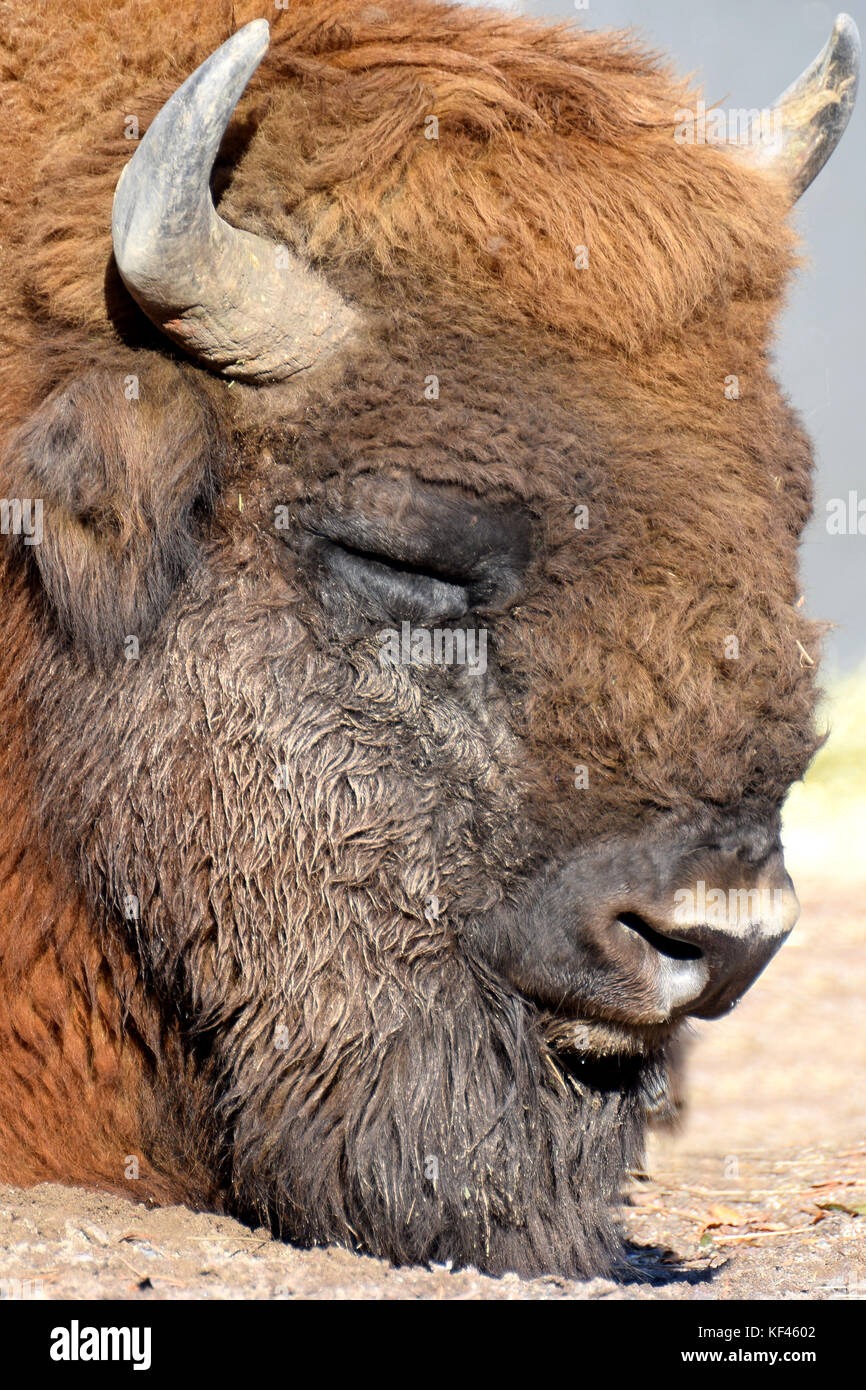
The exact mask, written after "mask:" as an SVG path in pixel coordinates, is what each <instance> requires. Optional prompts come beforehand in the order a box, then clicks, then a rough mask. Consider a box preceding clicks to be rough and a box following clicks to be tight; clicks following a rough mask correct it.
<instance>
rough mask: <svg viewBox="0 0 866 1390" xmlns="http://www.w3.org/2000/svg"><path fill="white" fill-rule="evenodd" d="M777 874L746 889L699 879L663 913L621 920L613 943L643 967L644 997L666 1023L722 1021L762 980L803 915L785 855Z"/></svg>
mask: <svg viewBox="0 0 866 1390" xmlns="http://www.w3.org/2000/svg"><path fill="white" fill-rule="evenodd" d="M773 868H774V869H775V872H771V873H770V874H769V875H768V874H762V875H761V876H760V878H759V879H758V880H757V881H754V882H752V883H751V884H749V885H746V886H742V884H740V885H737V884H735V883H729V884H728V885H727V886H723V887H712V886H710V883H708V881H707V880H706V879H698V880H695V881H693V882H691V883H689V884H685V885H683V886H682V887H681V888H678V889H675V890H674V892H673V894H672V901H671V902H670V904H669V905H668V904H667V903H666V902H665V906H664V907H663V908H662V909H661V910H660V908H659V905H658V904H657V903H654V904H653V906H652V907H651V908H646V909H645V910H640V909H638V910H635V908H634V906H632V907H628V908H626V909H625V910H624V911H620V912H618V913H617V914H616V917H615V920H614V922H613V924H612V928H611V933H612V944H613V945H614V947H615V949H616V945H619V947H620V949H621V950H623V949H624V950H625V951H626V952H627V953H628V954H630V955H631V957H632V960H633V961H634V963H635V965H638V961H639V962H640V964H639V967H638V969H639V973H640V974H641V975H642V977H643V979H642V984H643V989H642V991H641V992H642V993H643V994H644V995H645V996H646V995H649V997H650V998H652V999H653V1000H654V1001H655V1004H656V1007H657V1009H658V1016H659V1017H664V1018H667V1019H673V1018H682V1017H685V1016H686V1015H689V1016H691V1017H695V1018H718V1017H719V1016H720V1015H721V1014H724V1013H726V1012H727V1011H728V1010H729V1009H731V1008H733V1006H734V1004H735V1003H736V1002H737V1000H738V999H739V998H740V997H741V996H742V995H743V994H744V993H745V992H746V990H747V989H748V988H749V986H750V985H752V984H753V983H754V981H755V980H756V979H757V978H758V976H759V975H760V973H761V971H762V970H763V969H764V967H765V966H766V965H767V964H768V962H769V961H770V960H771V959H772V957H773V956H774V955H775V954H776V952H777V951H778V949H779V947H780V946H781V945H782V943H783V941H784V940H785V938H786V937H787V936H788V934H789V933H790V931H791V929H792V928H793V926H794V923H795V922H796V920H797V917H798V916H799V904H798V902H797V898H796V894H795V893H794V887H793V884H792V883H791V880H790V878H789V877H788V875H787V874H786V873H785V872H784V869H783V868H781V856H779V863H778V864H777V865H775V866H773ZM719 877H720V878H722V879H724V878H725V877H726V876H725V875H722V874H720V875H719ZM710 882H711V881H710ZM666 896H667V895H665V897H666ZM663 902H664V899H663ZM617 938H619V940H617ZM635 952H636V953H637V959H635V954H634V953H635Z"/></svg>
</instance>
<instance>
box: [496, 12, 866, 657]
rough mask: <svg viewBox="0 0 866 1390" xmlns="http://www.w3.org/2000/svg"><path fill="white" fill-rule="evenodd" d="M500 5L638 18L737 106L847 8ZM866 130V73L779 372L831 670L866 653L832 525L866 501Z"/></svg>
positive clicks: (774, 85) (825, 189)
mask: <svg viewBox="0 0 866 1390" xmlns="http://www.w3.org/2000/svg"><path fill="white" fill-rule="evenodd" d="M493 2H494V3H495V2H496V0H493ZM487 3H488V4H490V3H491V0H487ZM498 7H499V8H501V9H504V10H518V11H520V12H522V13H524V14H536V15H550V16H555V17H557V18H565V17H569V18H572V19H574V20H576V21H577V23H579V24H582V25H584V26H586V27H587V28H593V29H604V28H628V27H634V28H635V29H637V30H638V31H639V33H640V36H641V37H642V39H643V40H644V41H645V43H646V44H647V45H648V46H649V47H651V48H654V49H658V50H660V51H662V52H663V53H665V54H667V55H668V56H669V57H670V58H671V59H672V61H673V62H674V63H675V65H676V66H677V67H678V68H679V70H680V71H681V72H682V73H694V75H695V77H696V78H697V80H698V82H699V83H700V84H702V85H703V87H704V98H705V100H706V102H707V104H708V105H709V104H710V103H711V102H714V101H718V102H720V103H721V104H722V105H723V106H735V107H754V106H757V107H765V106H771V105H772V103H773V102H774V100H775V99H776V97H778V96H779V95H781V93H782V92H783V91H784V90H785V88H786V87H787V86H788V85H789V83H791V82H792V81H793V80H794V78H795V77H797V76H798V75H799V73H801V72H802V71H803V69H804V68H805V67H807V66H808V65H809V63H810V62H811V61H812V59H813V58H814V57H815V55H816V54H817V53H818V52H819V51H820V49H821V48H822V47H823V46H824V43H825V42H826V40H827V38H828V36H829V33H830V30H831V28H832V26H833V21H834V19H835V17H836V14H837V13H838V8H839V7H837V5H835V4H826V3H824V2H823V0H725V3H724V4H720V3H719V0H589V9H588V10H580V11H577V10H575V8H574V5H573V3H572V0H523V3H522V4H511V3H508V2H507V0H505V2H504V3H502V4H500V5H499V6H498ZM847 12H848V13H849V14H851V15H852V16H853V18H854V19H855V20H856V22H857V25H858V27H859V29H860V33H861V36H862V37H863V38H864V40H866V0H849V3H848V5H847ZM864 136H866V79H864V81H863V83H862V84H861V91H860V97H859V101H858V105H857V108H856V110H855V112H854V115H853V117H852V118H851V123H850V125H849V126H848V130H847V132H846V134H845V137H844V139H843V141H842V143H841V145H840V146H839V148H838V149H837V151H836V153H835V154H834V156H833V158H832V159H831V161H830V163H829V164H828V165H827V166H826V167H825V169H824V171H823V172H822V173H821V174H820V176H819V177H818V179H817V180H816V182H815V183H814V184H813V185H812V187H811V188H810V189H809V190H808V191H807V192H806V193H805V194H804V195H803V197H802V198H801V200H800V202H799V204H798V205H797V211H796V213H795V218H796V226H797V229H798V231H799V233H800V235H801V237H802V239H803V241H804V243H805V251H806V253H807V255H808V257H809V263H808V265H806V266H805V267H804V269H803V270H802V271H801V272H800V275H799V276H798V278H797V279H796V281H795V282H794V284H793V285H792V288H791V292H790V296H789V301H788V307H787V310H786V312H785V315H784V318H783V319H782V321H781V323H780V325H779V330H780V331H779V337H778V342H777V348H776V362H777V374H778V376H779V378H780V381H781V383H782V386H783V388H784V389H785V391H786V393H787V394H788V395H789V396H790V398H791V400H792V401H793V403H794V405H795V406H796V407H797V409H798V410H799V411H800V414H801V416H802V417H803V419H804V420H805V422H806V426H807V428H808V430H809V432H810V433H811V435H812V438H813V440H814V443H815V453H816V459H817V462H818V472H817V476H816V486H815V517H814V519H813V521H812V523H811V525H810V526H809V528H808V530H807V532H806V534H805V537H804V541H803V549H802V569H803V588H804V591H805V593H806V606H807V611H808V612H809V613H810V614H811V615H812V616H813V617H818V618H826V619H830V620H832V621H833V622H835V623H836V624H838V627H837V628H836V630H835V631H834V632H833V633H832V634H831V635H830V636H829V638H828V641H827V646H826V661H825V673H826V674H827V675H831V674H832V673H833V671H834V670H836V671H846V670H850V669H851V668H853V667H854V666H856V665H858V664H859V663H860V662H862V661H863V660H864V658H866V535H863V536H860V535H854V536H850V535H849V536H831V535H829V534H828V533H827V529H826V520H827V511H826V504H827V501H828V500H829V499H830V498H833V497H845V498H847V495H848V492H849V491H850V490H854V491H857V492H858V494H859V497H860V498H861V499H862V498H866V467H864V459H863V444H862V427H861V423H860V415H861V409H862V407H863V405H864V403H866V380H864V373H866V352H864V339H866V332H864V286H866V278H864V271H863V258H864V251H866V228H864V214H866V180H864V148H866V138H864ZM864 525H866V522H864Z"/></svg>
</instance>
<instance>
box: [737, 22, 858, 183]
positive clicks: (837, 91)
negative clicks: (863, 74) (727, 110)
mask: <svg viewBox="0 0 866 1390" xmlns="http://www.w3.org/2000/svg"><path fill="white" fill-rule="evenodd" d="M859 75H860V35H859V33H858V32H857V25H856V24H855V23H854V21H853V19H852V18H851V17H850V15H847V14H840V15H839V17H838V18H837V20H836V23H835V24H834V25H833V32H832V33H831V35H830V37H829V39H828V40H827V43H826V44H825V46H824V48H822V50H821V52H820V53H819V54H818V57H817V58H816V59H815V61H814V62H813V63H812V64H810V66H809V67H808V68H807V69H806V71H805V72H804V73H803V74H802V75H801V76H800V77H798V78H797V80H796V82H793V83H792V84H791V86H790V87H788V88H787V90H786V91H784V92H783V93H782V95H781V96H780V97H779V98H778V100H777V101H776V102H775V104H774V106H773V108H772V109H773V117H774V119H773V123H772V124H773V129H772V130H771V131H770V132H767V131H765V130H763V128H762V130H761V136H762V138H760V139H758V138H753V131H754V126H753V127H752V129H751V130H750V132H749V139H748V141H747V149H746V150H744V151H743V153H744V154H745V155H746V157H747V158H749V159H752V160H754V161H755V162H756V163H758V164H759V165H760V166H761V167H763V168H765V169H768V170H771V171H773V172H777V171H778V172H779V173H781V174H782V175H783V176H784V177H785V178H787V180H788V182H789V183H790V186H791V194H792V198H791V201H792V202H796V201H797V199H798V198H799V197H800V195H801V193H805V191H806V189H807V188H808V187H809V184H810V183H811V182H812V180H813V179H815V178H816V177H817V176H818V174H820V172H821V170H822V169H823V167H824V165H825V164H826V163H827V160H828V159H829V158H830V156H831V154H832V153H833V151H834V150H835V148H836V146H837V145H838V143H839V141H840V140H841V139H842V135H843V134H844V131H845V127H846V126H847V124H848V120H849V118H850V116H851V112H852V111H853V109H854V101H855V99H856V96H857V83H858V79H859Z"/></svg>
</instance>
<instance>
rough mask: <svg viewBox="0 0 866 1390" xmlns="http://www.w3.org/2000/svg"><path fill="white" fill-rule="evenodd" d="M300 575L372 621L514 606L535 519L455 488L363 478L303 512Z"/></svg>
mask: <svg viewBox="0 0 866 1390" xmlns="http://www.w3.org/2000/svg"><path fill="white" fill-rule="evenodd" d="M298 520H299V521H300V523H301V527H302V532H301V549H302V551H303V554H304V568H305V570H306V571H307V572H308V573H309V574H311V575H312V576H314V578H315V582H316V585H317V588H318V589H319V592H320V593H321V594H322V597H323V598H324V599H325V600H326V602H328V603H329V604H334V603H336V604H340V603H343V604H345V603H349V604H350V605H352V606H353V607H355V608H357V609H358V610H360V611H361V612H363V613H364V614H366V615H367V616H368V617H370V618H371V619H374V620H377V621H378V620H380V619H383V618H389V619H397V620H402V619H407V620H409V621H410V622H416V623H427V624H430V625H433V624H436V623H448V622H454V621H455V620H457V619H459V618H462V617H463V616H464V615H465V614H466V613H468V612H470V611H472V610H479V611H480V612H482V613H492V612H496V611H501V610H502V609H504V608H506V607H507V606H508V605H509V604H510V603H513V602H515V601H516V598H517V595H518V594H519V592H520V587H521V578H522V574H523V570H524V569H525V568H526V564H527V563H528V558H529V549H530V547H529V533H530V526H529V519H528V517H527V516H526V514H525V513H524V512H523V511H522V510H521V509H520V508H519V507H518V506H517V505H516V504H514V505H512V504H506V503H501V502H497V503H491V502H486V501H482V500H480V499H479V498H478V497H477V496H475V495H474V494H469V493H467V492H464V491H463V489H461V488H458V487H453V486H444V485H441V486H435V485H431V484H422V483H419V482H418V481H417V480H416V479H413V478H406V477H399V476H396V477H395V476H393V475H391V476H386V477H381V476H375V475H371V474H366V475H363V476H362V477H360V478H356V479H354V480H353V481H352V483H351V485H350V486H348V487H346V488H344V489H342V490H340V491H339V492H338V493H336V494H333V495H329V496H328V497H327V498H325V499H323V500H322V501H321V502H320V503H318V504H314V503H309V504H307V505H306V506H303V507H302V508H301V510H300V513H299V516H298Z"/></svg>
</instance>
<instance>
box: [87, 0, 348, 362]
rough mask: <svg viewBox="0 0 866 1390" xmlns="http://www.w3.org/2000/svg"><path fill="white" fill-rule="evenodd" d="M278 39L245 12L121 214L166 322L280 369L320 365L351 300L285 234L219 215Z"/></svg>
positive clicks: (132, 285)
mask: <svg viewBox="0 0 866 1390" xmlns="http://www.w3.org/2000/svg"><path fill="white" fill-rule="evenodd" d="M267 46H268V24H267V21H266V20H264V19H258V20H254V21H253V22H252V23H251V24H246V25H245V26H244V27H243V28H242V29H239V30H238V32H237V33H236V34H235V35H233V37H232V38H230V39H229V40H228V42H227V43H224V44H223V45H222V46H221V47H220V48H218V49H217V50H216V52H215V53H212V54H211V56H210V57H209V58H208V59H207V61H206V62H204V63H202V65H201V67H199V68H197V69H196V71H195V72H194V73H193V74H192V76H191V77H189V78H187V80H186V82H184V83H183V85H182V86H181V87H179V88H178V90H177V91H176V92H175V94H174V96H173V97H171V99H170V100H169V101H168V102H166V104H165V106H164V107H163V108H162V110H161V111H160V112H159V114H158V115H157V116H156V117H155V119H154V120H153V121H152V122H151V124H150V126H149V128H148V130H147V133H146V135H145V136H144V138H143V140H142V141H141V144H140V145H139V147H138V149H137V150H136V152H135V154H134V155H133V157H132V159H131V160H130V161H129V163H128V164H127V165H126V167H125V168H124V170H123V173H122V174H121V176H120V178H119V180H118V183H117V188H116V189H115V194H114V209H113V212H112V219H111V230H112V238H113V241H114V257H115V260H116V262H117V268H118V270H119V271H120V274H121V277H122V279H123V282H124V284H125V285H126V287H127V289H128V290H129V292H130V294H131V295H132V297H133V299H135V300H136V301H137V302H138V304H140V306H141V308H142V309H143V310H144V312H145V313H146V314H147V316H148V318H149V319H152V320H153V322H154V323H155V324H156V325H157V327H158V328H159V329H160V330H161V332H163V333H165V334H166V335H167V336H168V337H169V338H171V339H172V340H173V341H174V342H176V343H178V344H179V345H180V346H181V347H182V348H184V350H185V351H186V352H188V353H189V354H190V355H191V356H193V357H195V358H198V359H199V360H200V361H201V362H203V363H205V364H206V365H207V366H208V367H211V368H213V369H214V370H215V371H220V372H223V373H224V374H225V375H226V376H232V377H241V378H244V379H247V380H251V381H278V380H281V379H282V378H284V377H287V376H290V375H291V374H292V373H293V372H297V371H300V370H302V369H303V368H305V367H311V366H313V364H314V363H315V362H317V361H318V359H319V358H320V357H321V356H322V354H323V353H325V352H326V351H327V350H328V349H329V348H331V347H333V346H335V345H336V344H337V343H338V342H340V341H341V340H342V339H343V338H345V336H346V335H347V333H348V332H349V330H350V329H351V327H352V325H353V323H354V322H355V315H354V313H353V311H352V310H351V309H350V308H349V307H348V305H346V304H345V303H344V302H343V300H341V299H340V297H339V296H338V295H337V294H335V293H334V291H333V290H332V289H331V288H330V287H329V286H328V285H327V284H326V283H325V282H324V281H323V280H322V279H321V278H320V277H319V276H318V275H316V274H315V273H314V272H313V271H312V270H311V269H310V268H309V267H308V266H306V265H304V264H303V263H302V262H301V261H300V260H299V259H298V258H297V257H296V256H294V255H292V254H290V253H289V251H288V248H286V247H285V246H278V245H277V244H276V243H274V242H270V241H267V240H265V239H264V238H263V237H259V236H255V235H253V234H252V233H251V232H245V231H241V230H239V229H238V228H236V227H232V226H230V225H229V223H228V222H225V221H224V220H223V219H222V218H221V217H220V216H218V214H217V212H216V209H215V208H214V205H213V199H212V197H211V192H210V174H211V169H212V167H213V163H214V160H215V158H216V155H217V150H218V149H219V145H220V141H221V139H222V137H223V134H224V132H225V129H226V126H227V125H228V123H229V120H230V119H231V116H232V113H233V111H234V109H235V106H236V105H237V103H238V101H239V100H240V97H241V93H242V92H243V90H244V88H245V87H246V85H247V82H248V81H249V79H250V77H251V76H252V74H253V72H254V71H255V69H256V68H257V67H258V64H259V63H260V62H261V59H262V57H263V55H264V53H265V50H266V49H267Z"/></svg>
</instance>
